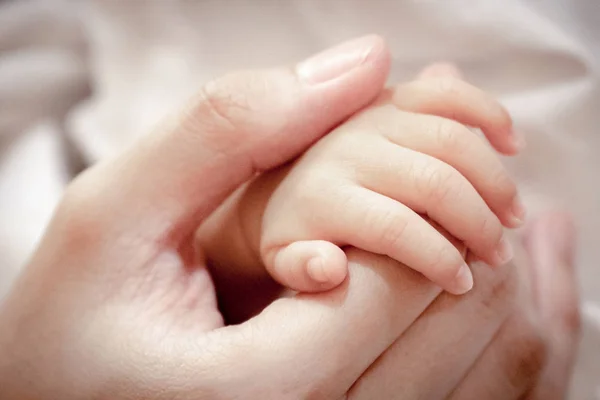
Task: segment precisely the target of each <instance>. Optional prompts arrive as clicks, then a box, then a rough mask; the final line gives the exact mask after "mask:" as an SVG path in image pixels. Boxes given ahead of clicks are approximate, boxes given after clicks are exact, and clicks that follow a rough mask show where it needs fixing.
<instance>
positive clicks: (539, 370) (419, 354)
mask: <svg viewBox="0 0 600 400" xmlns="http://www.w3.org/2000/svg"><path fill="white" fill-rule="evenodd" d="M433 76H438V77H440V76H449V77H453V78H460V72H459V71H458V70H457V69H456V68H455V67H454V66H452V65H449V64H435V65H432V66H430V67H428V68H426V69H425V70H424V71H423V72H422V73H421V77H422V78H424V79H427V78H429V77H433ZM524 239H525V240H524V242H525V250H526V252H523V251H521V252H518V253H517V257H516V258H515V260H514V261H513V262H512V263H511V264H509V265H506V266H504V267H502V268H500V269H498V270H495V271H492V270H490V269H489V267H488V266H485V265H477V263H475V264H472V266H473V267H474V268H473V270H474V275H475V282H476V286H475V288H474V289H473V291H472V292H470V293H469V294H467V295H464V296H461V297H454V296H451V295H448V294H447V293H442V294H441V295H440V296H438V297H437V298H436V299H435V301H433V303H431V304H430V302H431V293H428V292H427V291H423V293H418V294H414V293H413V294H411V295H407V297H409V299H408V300H407V301H406V303H405V304H403V310H404V311H403V313H404V315H407V316H408V315H410V314H412V315H420V317H419V318H418V319H416V320H415V321H407V322H406V326H410V327H409V328H408V329H407V330H406V331H404V332H403V333H402V336H401V337H400V338H399V339H398V340H397V341H396V342H395V343H394V344H393V345H392V346H390V348H389V349H388V350H387V351H386V352H385V353H384V354H383V355H382V356H381V357H380V358H379V359H378V360H377V361H376V362H375V363H374V364H373V365H372V366H371V367H370V368H369V370H368V371H367V372H366V373H365V374H364V375H363V376H362V378H361V379H360V380H358V381H357V383H356V384H355V385H354V387H353V388H352V389H351V390H350V391H349V396H348V398H350V399H372V398H381V399H384V398H385V399H403V400H405V399H446V398H449V399H453V400H463V399H464V400H470V399H473V400H475V399H489V400H494V399H499V400H500V399H502V400H511V399H515V400H516V399H528V400H542V399H544V400H553V399H556V400H558V399H563V398H565V396H566V392H567V389H568V384H569V381H570V378H571V369H572V366H573V362H574V357H575V354H576V349H577V344H578V341H579V331H580V320H579V318H580V317H579V301H578V300H579V299H578V291H577V283H576V280H575V269H574V267H573V265H574V257H573V251H574V250H573V249H574V242H575V234H574V228H573V225H572V221H571V219H570V218H569V217H568V216H567V215H565V214H562V213H548V214H546V215H543V216H541V217H539V218H538V219H537V220H535V221H533V222H532V223H530V224H529V225H528V226H527V229H526V231H525V235H524ZM352 259H353V261H354V264H353V268H354V269H358V270H360V269H361V268H368V267H372V266H375V265H376V266H377V267H378V268H379V269H388V268H389V269H391V270H394V269H395V270H396V273H401V274H402V273H404V274H407V272H406V271H404V272H403V271H402V268H401V267H399V266H398V265H394V262H393V261H391V260H389V259H387V260H386V259H380V258H378V257H375V256H373V255H368V254H366V253H362V252H355V253H353V256H352ZM402 280H403V279H399V281H402ZM427 285H429V283H422V285H421V287H422V288H423V286H427ZM407 306H408V307H407ZM413 308H416V309H415V310H413ZM407 310H408V312H407Z"/></svg>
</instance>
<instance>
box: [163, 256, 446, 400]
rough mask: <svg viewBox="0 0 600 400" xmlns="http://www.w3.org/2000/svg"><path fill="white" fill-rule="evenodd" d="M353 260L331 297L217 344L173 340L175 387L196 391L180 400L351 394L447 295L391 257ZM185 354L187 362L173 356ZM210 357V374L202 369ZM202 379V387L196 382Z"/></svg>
mask: <svg viewBox="0 0 600 400" xmlns="http://www.w3.org/2000/svg"><path fill="white" fill-rule="evenodd" d="M347 256H348V260H349V265H348V267H349V279H347V280H346V281H345V282H344V283H342V284H341V285H340V286H338V287H336V288H335V289H333V290H331V291H329V292H327V293H321V294H301V295H297V296H295V297H293V298H284V299H280V300H277V301H276V302H274V303H273V304H271V305H270V306H268V307H267V308H266V309H265V310H264V311H263V312H262V313H261V314H259V315H258V316H256V317H254V318H252V319H250V320H249V321H247V322H245V323H243V324H241V325H237V326H229V327H225V328H222V329H219V330H216V331H214V332H212V333H211V334H210V335H209V340H206V338H199V337H198V336H197V335H193V334H191V333H190V335H189V337H188V338H187V341H186V340H185V338H182V337H181V336H178V337H176V338H172V339H169V338H167V339H166V342H165V343H163V346H161V348H167V349H168V351H169V357H167V356H165V357H160V359H164V360H165V361H164V362H167V361H168V360H177V365H176V366H173V368H174V370H176V371H177V374H174V375H173V376H172V377H171V378H172V379H174V382H172V387H175V388H181V390H184V389H186V388H187V389H189V396H188V397H186V396H183V395H182V396H179V397H178V398H196V397H197V395H198V393H202V392H201V391H199V390H198V387H197V386H194V382H196V383H199V384H206V382H208V384H212V387H219V388H221V389H220V390H219V396H220V397H218V398H238V397H239V398H265V399H266V398H277V399H306V398H319V399H321V398H323V399H330V398H339V397H341V396H342V395H343V394H344V393H346V391H347V390H348V388H349V387H350V386H351V385H352V384H353V383H354V381H355V380H356V379H357V378H358V377H359V376H360V375H361V374H362V373H363V371H364V370H365V369H367V368H368V366H369V365H370V364H372V363H373V362H374V361H375V359H377V357H378V356H379V355H380V354H381V353H383V352H384V350H385V349H386V348H387V347H388V346H389V345H390V344H391V343H393V342H394V340H395V339H396V338H397V337H398V336H400V334H401V333H402V332H403V331H404V330H405V329H406V328H407V327H408V326H410V325H411V324H412V323H413V321H414V320H415V319H416V318H417V317H418V316H419V315H420V314H421V313H422V312H423V310H424V309H425V308H426V307H427V305H428V304H430V303H431V301H432V300H433V299H434V298H435V297H436V296H437V295H438V294H439V292H440V289H439V288H437V287H436V286H435V285H433V284H431V283H430V282H428V281H427V280H426V279H425V278H423V276H422V275H420V274H418V273H416V272H414V271H413V270H411V269H409V268H407V267H405V266H402V265H400V264H398V263H396V262H395V261H393V260H391V259H389V258H387V257H384V256H377V255H373V254H369V253H366V252H364V251H361V250H356V249H350V250H348V251H347ZM399 306H400V307H401V312H399V310H398V307H399ZM175 340H177V342H176V343H175ZM171 342H173V343H171ZM190 343H191V344H190ZM178 349H180V350H181V354H179V353H178V354H177V355H176V356H173V354H171V353H172V352H173V351H177V350H178ZM206 357H210V358H211V363H210V367H211V368H210V370H204V369H203V368H202V365H198V363H199V360H202V359H205V358H206ZM232 360H235V361H234V362H232ZM199 374H200V376H201V377H202V381H201V382H198V380H197V379H194V377H197V376H199ZM266 377H268V378H266ZM215 381H216V382H217V383H215ZM257 382H260V384H257ZM187 394H188V393H186V395H187ZM194 394H195V395H196V397H194ZM207 397H210V396H207Z"/></svg>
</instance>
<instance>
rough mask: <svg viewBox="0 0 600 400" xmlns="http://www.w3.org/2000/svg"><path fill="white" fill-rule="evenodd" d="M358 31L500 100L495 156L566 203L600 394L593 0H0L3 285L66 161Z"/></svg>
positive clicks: (404, 63) (588, 390) (583, 395)
mask: <svg viewBox="0 0 600 400" xmlns="http://www.w3.org/2000/svg"><path fill="white" fill-rule="evenodd" d="M365 33H378V34H380V35H382V36H384V37H385V38H386V39H387V40H388V41H389V43H390V46H391V48H392V52H393V57H394V63H393V71H392V77H391V78H390V82H397V81H399V80H402V79H409V78H410V77H412V76H413V75H414V74H415V73H416V71H417V70H418V69H419V68H420V67H422V66H424V65H425V64H427V63H429V62H431V61H438V60H450V61H454V62H456V63H457V64H458V65H459V66H460V67H461V69H463V71H464V72H465V75H466V77H467V79H468V80H470V81H471V82H473V83H475V84H477V85H479V86H481V87H483V88H485V89H488V90H490V91H492V92H494V93H496V94H497V95H499V96H500V98H501V99H502V101H503V102H504V104H506V105H507V107H508V108H509V110H510V111H511V113H512V115H513V117H514V119H515V121H516V123H517V127H518V128H519V131H521V132H523V134H524V135H525V136H526V138H527V141H528V145H529V146H528V148H527V150H526V152H525V153H524V154H523V155H522V156H520V157H519V158H517V159H515V160H507V164H508V165H509V167H510V168H511V170H512V171H513V172H514V174H515V176H516V177H517V178H518V180H519V182H520V183H521V185H522V190H523V192H524V194H525V202H526V203H527V205H528V206H529V209H530V212H531V213H535V212H539V211H540V210H541V209H543V208H545V207H550V206H553V205H562V206H564V207H566V208H568V209H569V210H571V211H572V212H573V214H574V215H575V217H576V218H577V223H578V227H579V229H580V232H581V236H580V238H579V239H580V240H579V260H578V268H579V271H580V284H581V288H582V293H583V297H584V300H585V304H584V311H585V315H586V322H585V327H584V340H583V345H582V349H581V351H580V358H579V361H578V367H577V371H576V376H575V379H574V384H573V390H572V395H571V397H572V398H573V399H577V400H579V399H595V398H597V399H600V306H598V305H600V266H599V265H598V259H599V258H600V246H598V245H596V237H597V232H598V230H599V229H600V179H599V178H598V176H599V175H600V156H599V155H598V152H599V151H600V135H598V132H597V130H598V127H597V125H598V123H600V86H599V83H598V78H599V75H598V74H599V68H600V67H599V63H600V2H599V1H596V0H545V1H541V0H537V1H536V0H530V1H526V0H522V1H518V0H502V1H500V0H478V1H475V0H471V1H467V0H437V1H434V0H430V1H393V0H371V1H367V0H363V1H361V0H295V1H294V0H288V1H277V0H253V1H249V0H247V1H244V0H197V1H193V0H170V1H167V0H163V1H160V0H156V1H150V0H146V1H141V0H122V1H118V0H114V1H100V0H98V1H93V0H91V1H79V2H75V1H73V2H69V1H67V0H37V1H36V0H30V1H14V2H11V1H8V2H0V298H1V297H2V295H3V293H5V292H6V290H7V288H8V286H9V285H10V282H11V281H12V279H13V278H14V276H15V274H16V273H17V271H18V270H19V268H20V267H21V266H22V265H23V263H24V262H25V261H26V259H27V257H28V255H29V254H30V252H31V251H32V249H33V248H34V247H35V244H36V242H37V240H38V239H39V237H40V235H41V233H42V232H43V229H44V227H45V225H46V223H47V222H48V219H49V217H50V215H51V213H52V210H53V207H54V206H55V204H56V202H57V201H58V199H59V198H60V195H61V192H62V190H63V189H64V187H65V185H66V184H67V182H68V181H69V179H70V178H71V177H72V175H73V174H74V173H75V172H76V171H77V168H78V166H80V165H85V164H90V163H93V162H94V161H96V160H98V159H101V158H104V157H107V156H110V155H111V154H113V153H115V152H117V151H119V150H120V149H121V148H122V147H123V146H124V145H125V144H127V143H129V142H131V141H132V140H134V139H135V138H136V137H138V136H140V135H143V134H144V133H145V132H148V131H149V130H151V128H152V127H153V126H154V124H155V123H156V122H157V121H158V120H159V119H160V118H161V117H162V116H163V115H164V114H165V113H167V112H169V111H170V110H172V109H173V108H175V107H177V105H178V104H180V103H181V102H182V101H184V100H185V99H186V98H187V96H188V95H190V94H191V93H192V92H193V91H194V90H195V89H196V88H197V87H198V86H199V85H201V84H202V83H203V82H205V81H207V80H208V79H210V78H211V77H214V76H218V75H220V74H222V73H225V72H227V71H230V70H233V69H241V68H248V67H260V66H271V65H274V64H283V63H289V62H293V61H296V60H299V59H301V58H303V57H304V56H307V55H309V54H310V53H312V52H315V51H317V50H319V49H322V48H324V47H327V46H329V45H332V44H335V43H337V42H340V41H342V40H345V39H348V38H352V37H356V36H359V35H362V34H365ZM595 391H596V392H595Z"/></svg>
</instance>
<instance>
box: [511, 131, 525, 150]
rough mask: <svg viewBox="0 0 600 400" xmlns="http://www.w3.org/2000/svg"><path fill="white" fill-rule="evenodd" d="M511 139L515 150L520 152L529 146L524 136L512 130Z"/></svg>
mask: <svg viewBox="0 0 600 400" xmlns="http://www.w3.org/2000/svg"><path fill="white" fill-rule="evenodd" d="M510 138H511V141H512V144H513V146H514V148H515V149H516V150H518V151H521V150H523V149H524V148H525V147H526V146H527V143H526V142H525V138H524V137H523V135H522V134H520V133H518V132H517V131H515V130H514V129H511V131H510Z"/></svg>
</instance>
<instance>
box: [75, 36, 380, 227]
mask: <svg viewBox="0 0 600 400" xmlns="http://www.w3.org/2000/svg"><path fill="white" fill-rule="evenodd" d="M389 67H390V55H389V51H388V48H387V46H386V44H385V42H384V41H383V40H382V39H381V38H380V37H377V36H366V37H362V38H359V39H355V40H352V41H349V42H346V43H343V44H341V45H339V46H336V47H334V48H331V49H329V50H326V51H324V52H322V53H320V54H317V55H316V56H313V57H310V58H308V59H307V60H305V61H303V62H301V63H299V64H297V65H296V66H294V67H292V68H290V67H286V68H277V69H270V70H261V71H249V72H239V73H234V74H231V75H228V76H225V77H223V78H220V79H217V80H215V81H213V82H211V83H209V84H208V85H206V86H205V87H204V88H202V89H201V90H200V91H199V94H198V96H197V97H196V98H195V99H193V100H192V101H191V103H190V105H189V107H188V108H187V109H186V110H184V111H183V112H182V113H180V114H179V115H178V116H177V117H175V118H174V119H172V120H171V121H169V122H168V123H167V124H166V125H165V126H164V127H163V128H162V129H160V130H159V131H157V132H156V133H154V134H152V135H149V136H147V137H145V138H144V139H143V141H142V143H138V144H137V145H136V146H135V147H133V148H131V149H130V150H129V151H127V152H125V153H124V154H123V155H122V156H120V157H119V159H118V160H116V162H110V163H106V164H105V165H102V166H99V167H98V168H96V170H95V171H94V170H92V171H91V172H90V173H89V174H86V175H88V176H87V177H86V176H83V177H82V178H81V179H80V182H77V183H75V184H74V188H73V191H75V192H76V196H81V194H82V193H85V196H86V197H87V198H89V199H93V200H91V201H93V202H94V206H95V208H96V209H101V210H103V214H102V218H103V220H104V221H106V222H107V223H110V220H111V215H110V214H112V217H114V218H118V220H119V222H120V224H121V226H123V222H124V219H126V220H131V222H132V224H130V226H132V227H134V228H133V229H139V230H143V232H144V236H145V237H148V235H153V234H157V235H164V234H165V233H168V232H164V229H163V231H162V232H159V231H160V230H161V228H159V229H157V227H163V228H164V227H167V229H169V230H176V231H177V232H176V233H177V234H187V233H190V232H191V230H192V229H194V227H195V226H197V224H198V223H199V222H201V220H202V219H203V218H204V217H206V216H207V215H208V214H209V213H211V212H212V211H213V210H214V209H215V208H216V207H217V206H218V205H219V204H220V203H221V202H222V201H223V200H224V199H225V198H226V197H227V195H228V194H230V193H231V192H232V191H233V190H234V189H235V188H236V187H238V186H239V185H240V184H241V183H243V182H245V181H247V180H248V179H250V178H251V177H252V176H253V175H254V174H255V173H256V172H260V171H264V170H268V169H271V168H274V167H277V166H278V165H280V164H283V163H285V162H287V161H289V160H291V159H293V158H294V157H296V156H298V155H299V154H301V153H302V152H303V151H304V150H306V149H307V148H308V147H309V146H310V145H311V144H312V143H314V142H315V141H316V140H318V139H319V138H320V137H321V136H323V135H324V134H326V133H327V132H329V131H330V130H331V129H332V128H333V127H335V126H336V125H337V124H339V123H340V122H342V121H343V120H344V119H346V118H348V117H349V116H351V115H352V114H353V113H355V112H356V111H358V110H359V109H361V108H362V107H364V106H365V105H367V104H368V103H369V102H371V101H372V100H373V99H374V98H375V97H376V96H377V95H378V94H379V93H380V92H381V90H382V89H383V86H384V84H385V81H386V78H387V75H388V72H389ZM86 181H88V182H93V183H90V184H87V183H86ZM81 186H83V188H81ZM110 210H114V211H110ZM153 230H154V232H153Z"/></svg>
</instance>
